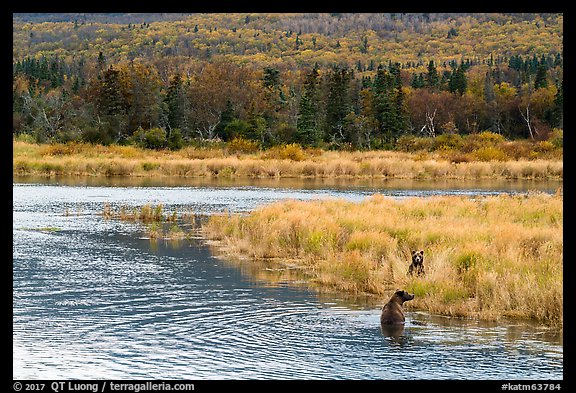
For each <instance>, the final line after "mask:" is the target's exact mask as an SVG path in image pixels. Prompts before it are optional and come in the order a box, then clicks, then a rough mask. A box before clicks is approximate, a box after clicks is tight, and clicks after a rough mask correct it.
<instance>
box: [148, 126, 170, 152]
mask: <svg viewBox="0 0 576 393" xmlns="http://www.w3.org/2000/svg"><path fill="white" fill-rule="evenodd" d="M166 144H167V140H166V131H164V130H163V129H162V128H151V129H149V130H148V131H146V133H145V134H144V147H146V148H147V149H156V150H158V149H162V148H164V147H166Z"/></svg>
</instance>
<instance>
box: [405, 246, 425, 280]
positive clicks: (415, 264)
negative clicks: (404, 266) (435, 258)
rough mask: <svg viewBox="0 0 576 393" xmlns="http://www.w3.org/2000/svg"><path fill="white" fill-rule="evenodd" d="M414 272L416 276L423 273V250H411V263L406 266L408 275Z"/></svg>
mask: <svg viewBox="0 0 576 393" xmlns="http://www.w3.org/2000/svg"><path fill="white" fill-rule="evenodd" d="M414 272H416V275H417V276H423V275H424V250H420V251H412V263H411V264H410V267H409V268H408V275H409V276H411V275H413V274H414Z"/></svg>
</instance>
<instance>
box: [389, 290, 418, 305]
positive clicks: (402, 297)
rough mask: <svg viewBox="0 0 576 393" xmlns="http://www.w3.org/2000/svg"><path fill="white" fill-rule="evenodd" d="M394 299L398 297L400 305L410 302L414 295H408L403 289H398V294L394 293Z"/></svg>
mask: <svg viewBox="0 0 576 393" xmlns="http://www.w3.org/2000/svg"><path fill="white" fill-rule="evenodd" d="M394 297H396V298H397V299H398V300H399V301H400V303H404V302H407V301H408V300H412V299H414V294H412V293H408V292H406V291H404V290H403V289H397V290H396V292H395V293H394Z"/></svg>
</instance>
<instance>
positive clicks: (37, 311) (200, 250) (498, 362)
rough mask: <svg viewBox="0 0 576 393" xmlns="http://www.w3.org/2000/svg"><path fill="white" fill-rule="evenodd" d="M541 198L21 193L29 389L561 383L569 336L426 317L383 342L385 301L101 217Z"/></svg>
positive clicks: (18, 187)
mask: <svg viewBox="0 0 576 393" xmlns="http://www.w3.org/2000/svg"><path fill="white" fill-rule="evenodd" d="M533 188H538V187H534V184H528V185H520V186H519V185H518V184H516V185H509V184H506V185H490V186H488V187H486V186H485V185H483V186H482V185H481V186H478V185H470V186H466V187H464V188H462V187H460V188H458V187H455V186H454V185H446V184H443V185H440V186H437V187H433V186H431V185H427V184H421V186H420V187H418V186H417V185H415V184H414V183H410V184H408V185H404V186H402V185H401V184H400V183H398V184H396V183H391V184H387V185H382V184H380V185H378V184H355V185H353V186H346V185H342V184H336V183H322V184H318V183H314V182H312V183H306V184H304V183H297V184H296V183H294V184H293V183H290V182H285V183H274V184H272V183H261V182H260V183H259V182H246V183H226V184H220V183H217V182H213V183H209V182H208V183H207V182H205V181H203V183H202V184H197V183H194V184H191V183H181V184H161V183H154V184H150V183H146V184H142V183H140V184H135V183H134V182H120V183H117V182H109V183H106V182H105V183H102V182H98V183H92V182H88V183H87V182H85V181H83V183H80V182H78V181H52V182H37V181H30V180H28V181H27V182H24V181H19V182H15V183H14V184H13V378H14V379H202V380H205V379H366V380H368V379H393V380H404V379H441V380H448V379H450V380H453V379H467V380H470V379H483V380H494V379H499V380H500V379H506V380H512V379H542V380H560V379H562V378H563V342H562V334H561V332H558V331H553V330H552V331H551V330H549V329H545V328H542V327H539V326H535V325H530V324H527V323H525V322H518V321H506V322H502V321H501V322H490V323H488V322H478V321H470V320H461V319H457V318H446V317H441V316H435V315H431V314H428V313H425V312H421V311H407V312H406V316H407V321H406V325H405V327H404V328H403V329H402V330H400V331H396V332H388V331H382V329H381V327H380V323H379V317H380V307H381V306H382V304H380V303H379V302H378V301H375V300H374V299H363V298H348V297H346V296H344V295H342V294H338V293H329V292H318V291H317V290H314V289H312V288H310V287H308V286H306V285H303V284H302V282H300V281H298V280H297V279H293V278H290V277H288V278H281V279H276V280H270V279H268V278H266V277H265V275H258V274H252V273H251V272H250V269H246V268H243V267H242V266H239V265H238V263H237V262H232V261H227V260H225V259H221V258H217V257H216V256H215V255H213V253H212V251H211V249H210V248H209V246H207V245H206V244H205V242H204V241H203V239H192V240H190V241H188V240H186V241H181V242H179V243H174V242H164V241H159V242H153V241H150V240H148V239H146V238H144V236H143V228H142V227H141V226H140V225H139V224H137V223H129V222H121V221H116V220H105V219H103V217H102V215H101V213H102V210H103V206H104V204H106V203H109V204H110V205H111V206H113V207H120V206H135V207H139V206H142V205H144V204H146V203H152V204H157V203H162V204H163V205H164V208H165V211H171V210H176V209H177V210H178V211H181V210H182V209H185V210H186V211H193V212H196V213H199V214H212V213H214V212H221V211H225V210H228V211H231V212H247V211H250V210H251V209H253V208H255V207H256V206H258V205H261V204H264V203H270V202H273V201H276V200H281V199H286V198H293V199H301V200H309V199H315V198H325V197H339V198H346V199H349V200H352V201H360V200H362V199H364V198H365V197H366V196H368V195H371V194H373V193H375V192H379V193H382V194H385V195H389V196H391V197H397V198H402V197H405V196H414V195H417V196H427V195H436V194H464V195H479V194H480V195H484V194H494V193H501V192H512V193H517V192H520V193H522V192H526V191H527V190H528V189H533ZM540 189H541V190H543V191H546V192H554V191H555V185H554V184H550V185H541V186H540Z"/></svg>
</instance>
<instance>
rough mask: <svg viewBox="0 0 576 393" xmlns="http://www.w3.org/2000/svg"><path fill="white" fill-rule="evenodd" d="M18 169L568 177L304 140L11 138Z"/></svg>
mask: <svg viewBox="0 0 576 393" xmlns="http://www.w3.org/2000/svg"><path fill="white" fill-rule="evenodd" d="M13 175H15V176H27V175H41V176H55V175H58V176H65V175H67V176H140V177H162V176H170V177H223V178H237V177H239V178H305V177H312V178H376V179H380V178H382V179H385V178H398V179H437V178H451V179H531V180H562V179H563V175H564V173H563V161H562V159H561V158H560V159H530V160H528V159H519V160H508V161H501V160H494V161H462V162H454V161H452V160H450V159H449V158H445V157H444V156H443V155H442V154H441V152H440V153H436V152H422V151H421V152H418V153H406V152H398V151H366V152H358V151H356V152H345V151H321V150H318V149H302V148H300V147H299V146H298V145H286V146H283V147H275V148H272V149H269V150H266V151H257V152H252V153H232V152H231V151H229V150H228V149H226V148H213V149H208V148H195V147H187V148H185V149H182V150H179V151H175V152H172V151H167V150H161V151H155V150H145V149H140V148H137V147H134V146H99V145H90V144H84V143H69V144H53V145H36V144H31V143H27V142H24V141H17V140H14V141H13Z"/></svg>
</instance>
